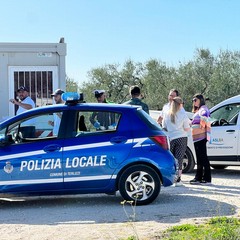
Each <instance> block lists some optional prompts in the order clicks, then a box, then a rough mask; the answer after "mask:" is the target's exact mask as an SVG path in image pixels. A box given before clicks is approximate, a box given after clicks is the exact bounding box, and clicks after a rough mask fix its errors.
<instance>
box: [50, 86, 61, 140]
mask: <svg viewBox="0 0 240 240" xmlns="http://www.w3.org/2000/svg"><path fill="white" fill-rule="evenodd" d="M63 93H64V91H63V90H61V89H57V90H55V91H54V93H52V94H51V96H52V97H53V98H54V102H55V104H61V103H64V101H63V100H62V94H63ZM61 119H62V113H61V112H57V113H54V114H53V121H48V124H49V125H51V126H53V135H54V136H57V135H58V130H59V127H60V123H61Z"/></svg>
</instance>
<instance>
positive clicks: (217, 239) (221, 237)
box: [155, 217, 240, 240]
mask: <svg viewBox="0 0 240 240" xmlns="http://www.w3.org/2000/svg"><path fill="white" fill-rule="evenodd" d="M155 239H161V240H240V219H238V218H227V217H216V218H211V219H210V220H209V221H208V222H207V223H205V224H201V225H192V224H183V225H180V226H175V227H172V228H169V229H167V230H166V231H164V232H163V234H161V236H158V237H156V238H155Z"/></svg>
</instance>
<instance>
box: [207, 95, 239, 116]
mask: <svg viewBox="0 0 240 240" xmlns="http://www.w3.org/2000/svg"><path fill="white" fill-rule="evenodd" d="M232 103H240V95H237V96H234V97H231V98H228V99H226V100H224V101H222V102H220V103H218V104H217V105H215V106H213V107H212V108H211V109H210V112H213V111H214V110H215V109H217V108H219V107H221V106H224V105H227V104H232Z"/></svg>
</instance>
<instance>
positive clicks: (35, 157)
mask: <svg viewBox="0 0 240 240" xmlns="http://www.w3.org/2000/svg"><path fill="white" fill-rule="evenodd" d="M81 98H82V94H77V93H65V94H63V99H64V100H65V101H66V103H65V104H56V105H52V106H46V107H39V108H35V109H32V110H29V111H26V112H24V113H22V114H19V115H17V116H15V117H12V118H10V119H8V120H6V121H4V122H2V123H1V124H0V195H1V196H9V195H14V196H19V195H25V196H26V195H51V194H79V193H107V194H111V193H114V192H116V191H119V192H120V194H121V196H122V197H123V199H125V200H128V201H135V202H136V204H138V205H143V204H148V203H151V202H152V201H154V200H155V199H156V197H157V196H158V194H159V193H160V189H161V185H163V186H170V185H172V184H173V182H174V178H175V174H176V162H175V159H174V157H173V156H172V154H171V153H170V151H169V145H168V139H167V137H166V136H165V134H164V133H163V132H162V130H161V128H160V127H159V125H158V124H156V122H155V121H154V120H153V119H152V118H151V117H150V116H149V115H148V114H146V113H145V112H144V111H143V110H142V109H141V108H140V107H137V106H129V105H120V104H104V103H103V104H99V103H84V102H83V101H81Z"/></svg>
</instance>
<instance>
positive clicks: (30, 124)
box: [6, 112, 62, 144]
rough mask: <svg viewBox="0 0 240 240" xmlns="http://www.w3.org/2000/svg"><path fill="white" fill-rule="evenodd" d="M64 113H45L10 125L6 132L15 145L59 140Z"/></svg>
mask: <svg viewBox="0 0 240 240" xmlns="http://www.w3.org/2000/svg"><path fill="white" fill-rule="evenodd" d="M61 116H62V112H54V113H44V114H41V115H36V116H33V117H31V118H29V119H23V120H21V121H18V122H15V123H14V124H12V125H9V126H8V128H7V131H6V135H7V136H8V139H10V140H11V142H12V143H13V144H18V143H21V142H33V141H39V140H50V139H54V138H57V136H58V130H59V126H60V123H61Z"/></svg>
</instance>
